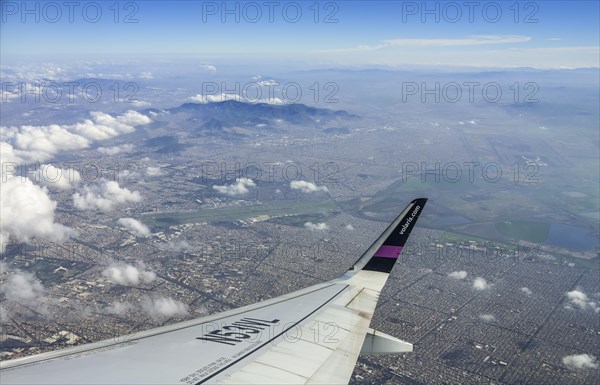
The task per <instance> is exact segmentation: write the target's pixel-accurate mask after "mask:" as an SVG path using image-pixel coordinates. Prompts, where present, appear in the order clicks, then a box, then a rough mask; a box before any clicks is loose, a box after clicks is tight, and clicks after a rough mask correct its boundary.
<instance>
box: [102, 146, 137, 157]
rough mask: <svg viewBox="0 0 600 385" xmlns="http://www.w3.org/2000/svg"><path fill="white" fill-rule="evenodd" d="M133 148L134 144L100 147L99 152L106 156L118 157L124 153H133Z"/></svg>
mask: <svg viewBox="0 0 600 385" xmlns="http://www.w3.org/2000/svg"><path fill="white" fill-rule="evenodd" d="M133 148H134V147H133V145H132V144H121V145H120V146H112V147H98V152H99V153H101V154H105V155H117V154H120V153H123V152H131V151H132V150H133Z"/></svg>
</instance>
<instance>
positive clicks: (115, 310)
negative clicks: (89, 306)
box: [101, 301, 133, 315]
mask: <svg viewBox="0 0 600 385" xmlns="http://www.w3.org/2000/svg"><path fill="white" fill-rule="evenodd" d="M132 308H133V306H131V305H130V304H128V303H127V302H119V301H117V302H113V303H111V304H110V305H108V306H107V307H105V308H104V309H102V310H101V311H102V312H103V313H108V314H116V315H123V314H125V313H127V311H129V310H130V309H132Z"/></svg>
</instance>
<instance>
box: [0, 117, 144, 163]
mask: <svg viewBox="0 0 600 385" xmlns="http://www.w3.org/2000/svg"><path fill="white" fill-rule="evenodd" d="M90 115H91V117H92V118H91V119H86V120H84V121H83V122H79V123H75V124H72V125H58V124H51V125H48V126H20V127H1V128H0V133H1V136H2V138H3V144H2V148H1V150H2V152H3V153H6V154H4V155H2V161H3V162H5V161H14V162H19V163H20V162H21V161H26V162H31V163H32V162H43V161H46V160H48V159H51V158H52V157H54V156H55V155H56V154H59V153H61V152H64V151H74V150H80V149H84V148H88V147H89V146H90V145H91V143H92V142H93V141H96V140H104V139H109V138H113V137H115V136H117V135H120V134H125V133H130V132H133V131H135V126H138V125H143V124H148V123H150V122H152V121H151V120H150V118H148V117H147V116H145V115H142V114H140V113H139V112H136V111H133V110H129V111H127V112H125V113H124V114H121V115H119V116H117V117H113V116H111V115H109V114H106V113H103V112H97V111H92V112H90Z"/></svg>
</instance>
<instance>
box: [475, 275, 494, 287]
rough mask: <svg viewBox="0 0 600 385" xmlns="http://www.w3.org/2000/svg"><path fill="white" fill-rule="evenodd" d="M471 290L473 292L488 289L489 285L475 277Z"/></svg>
mask: <svg viewBox="0 0 600 385" xmlns="http://www.w3.org/2000/svg"><path fill="white" fill-rule="evenodd" d="M473 288H474V289H475V290H485V289H489V288H490V284H488V283H487V281H486V280H485V279H484V278H481V277H477V278H475V279H474V280H473Z"/></svg>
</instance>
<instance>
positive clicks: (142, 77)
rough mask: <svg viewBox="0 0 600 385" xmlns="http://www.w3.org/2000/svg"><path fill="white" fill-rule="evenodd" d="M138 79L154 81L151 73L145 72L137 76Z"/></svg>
mask: <svg viewBox="0 0 600 385" xmlns="http://www.w3.org/2000/svg"><path fill="white" fill-rule="evenodd" d="M139 78H140V79H154V75H152V72H150V71H146V72H142V73H141V74H140V76H139Z"/></svg>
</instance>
